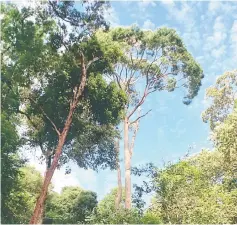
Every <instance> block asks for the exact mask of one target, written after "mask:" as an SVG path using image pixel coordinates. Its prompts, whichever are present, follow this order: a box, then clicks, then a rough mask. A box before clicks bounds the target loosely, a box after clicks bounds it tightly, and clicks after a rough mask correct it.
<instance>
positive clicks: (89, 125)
mask: <svg viewBox="0 0 237 225" xmlns="http://www.w3.org/2000/svg"><path fill="white" fill-rule="evenodd" d="M80 9H81V11H78V10H76V8H75V7H74V5H73V3H72V2H62V3H60V4H57V3H56V2H51V1H49V4H43V5H40V6H39V7H38V8H37V10H36V11H33V10H32V9H30V8H23V9H22V10H21V11H19V10H18V9H17V8H16V7H14V6H10V5H6V6H5V11H4V18H3V23H2V25H3V36H2V37H3V43H4V45H3V47H4V60H3V62H4V63H5V65H6V67H7V70H6V74H7V75H10V76H11V77H13V78H14V79H15V78H16V79H18V80H19V86H20V94H21V104H22V107H21V110H19V112H20V113H21V114H23V115H24V116H26V118H27V120H28V125H30V126H28V128H29V129H28V131H30V132H31V136H30V137H31V140H32V138H33V137H34V138H35V139H33V142H35V143H36V145H39V146H40V147H41V149H42V152H43V153H44V155H45V156H46V160H48V161H47V166H48V167H47V171H46V174H45V179H44V183H43V187H42V191H41V194H40V197H39V198H38V200H37V204H36V207H35V211H34V214H33V216H32V218H31V221H30V222H31V223H37V222H38V221H39V219H40V216H41V214H42V210H43V205H44V201H45V198H46V194H47V190H48V186H49V183H50V181H51V179H52V176H53V174H54V171H55V169H56V168H57V167H58V166H60V164H59V163H60V160H62V161H64V157H62V153H63V152H65V153H67V154H66V157H68V158H70V157H73V159H75V160H76V161H77V162H78V164H81V165H83V166H84V167H88V166H93V162H92V161H90V159H93V160H94V161H95V168H96V167H97V166H98V165H102V166H105V165H106V163H108V162H110V164H111V161H112V162H113V161H115V160H111V153H112V157H113V156H114V155H115V154H114V152H115V151H114V149H113V142H112V140H111V136H112V134H114V132H113V129H111V128H110V127H111V125H110V124H116V123H118V121H119V117H120V116H121V110H122V109H123V105H124V102H125V100H126V98H125V95H124V94H123V93H122V92H121V91H120V90H119V89H117V87H116V85H115V84H114V83H110V84H107V83H106V82H105V81H104V80H103V78H102V75H101V74H102V73H104V72H107V71H109V70H110V71H111V69H112V67H111V63H113V62H114V61H116V60H117V58H118V57H120V54H121V53H120V50H119V48H118V47H117V46H109V45H105V44H104V45H103V44H102V45H101V44H100V43H99V42H98V40H97V38H96V37H95V36H94V32H95V31H96V29H98V28H99V27H102V28H105V29H106V28H107V25H106V23H105V21H104V18H103V13H102V11H103V9H104V2H99V1H98V2H97V1H94V2H92V3H91V2H86V1H83V2H81V7H80ZM34 17H35V18H34ZM32 18H33V19H32ZM98 108H100V111H99V110H98ZM73 117H74V120H73ZM112 127H113V126H112ZM109 130H110V131H112V132H110V135H108V134H109ZM79 134H80V135H79ZM106 136H107V137H106ZM104 137H105V138H104ZM31 140H30V141H31ZM85 141H86V142H85ZM111 142H112V144H111ZM78 147H86V150H88V151H85V152H84V151H81V150H78ZM63 148H64V151H63ZM105 149H108V151H104V150H105ZM69 150H75V151H69ZM100 153H101V154H100ZM80 156H84V157H86V156H89V157H87V158H88V159H89V160H88V161H86V162H84V161H83V160H82V158H81V157H80ZM114 158H115V157H114ZM50 159H51V161H52V162H51V163H50Z"/></svg>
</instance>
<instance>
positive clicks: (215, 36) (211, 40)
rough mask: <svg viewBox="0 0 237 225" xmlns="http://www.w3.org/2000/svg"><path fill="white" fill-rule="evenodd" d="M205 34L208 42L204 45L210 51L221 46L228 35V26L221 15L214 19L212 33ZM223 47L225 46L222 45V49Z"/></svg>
mask: <svg viewBox="0 0 237 225" xmlns="http://www.w3.org/2000/svg"><path fill="white" fill-rule="evenodd" d="M205 36H206V35H204V39H206V44H205V46H204V49H205V50H206V51H208V52H210V51H212V50H213V49H214V48H219V46H220V44H221V43H223V42H224V41H225V39H226V37H227V34H226V26H225V24H224V22H223V18H222V17H221V16H218V17H216V19H215V21H214V24H213V33H212V35H209V36H206V37H205ZM223 49H224V48H223V47H222V50H223ZM214 52H216V51H214Z"/></svg>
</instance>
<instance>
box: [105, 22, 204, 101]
mask: <svg viewBox="0 0 237 225" xmlns="http://www.w3.org/2000/svg"><path fill="white" fill-rule="evenodd" d="M109 34H110V36H111V37H112V40H113V42H114V43H115V44H114V45H118V44H119V45H120V48H121V49H122V50H123V52H124V55H123V57H120V60H119V62H118V63H116V64H115V67H114V68H115V72H114V73H115V74H116V77H117V81H118V82H119V83H120V84H121V86H122V85H123V82H124V81H125V82H127V84H126V85H127V86H126V87H121V88H122V89H123V90H125V91H126V93H127V91H128V90H133V89H134V87H135V86H134V85H135V83H134V80H136V79H138V77H143V78H144V83H145V84H146V88H147V89H148V90H147V92H150V93H151V92H153V91H155V90H159V91H161V90H167V91H173V90H174V89H175V88H177V87H184V88H186V90H187V94H186V95H185V98H184V103H185V104H189V103H190V102H191V99H192V98H194V97H195V96H196V95H197V93H198V90H199V88H200V86H201V79H202V78H203V71H202V69H201V68H200V66H199V64H198V63H197V62H196V61H195V60H194V58H193V57H192V56H191V54H190V53H189V52H188V51H187V49H186V47H185V45H184V44H183V42H182V40H181V38H180V37H179V36H178V34H177V33H176V32H175V30H173V29H169V28H160V29H157V30H156V31H143V30H140V29H139V28H138V27H136V26H132V27H129V28H121V27H119V28H114V29H112V30H111V31H110V33H109ZM100 35H101V34H100ZM102 35H103V34H102ZM105 37H107V39H109V40H110V39H111V37H108V34H105ZM121 68H122V69H121ZM125 71H126V72H125ZM121 74H123V75H122V76H121ZM124 74H125V75H124ZM128 74H129V76H130V77H129V79H130V78H131V79H130V80H129V79H128V80H126V78H125V77H127V76H128ZM130 95H132V94H131V93H130ZM134 97H135V96H134ZM136 99H137V98H136V97H135V99H133V100H132V101H134V100H135V102H133V103H135V104H136V103H137V100H136Z"/></svg>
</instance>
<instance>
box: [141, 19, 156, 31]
mask: <svg viewBox="0 0 237 225" xmlns="http://www.w3.org/2000/svg"><path fill="white" fill-rule="evenodd" d="M155 27H156V26H155V24H154V23H152V22H151V21H150V20H149V19H147V20H146V21H145V22H144V23H143V26H142V28H144V29H146V30H154V29H155Z"/></svg>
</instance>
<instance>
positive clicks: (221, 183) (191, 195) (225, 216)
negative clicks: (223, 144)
mask: <svg viewBox="0 0 237 225" xmlns="http://www.w3.org/2000/svg"><path fill="white" fill-rule="evenodd" d="M228 181H229V175H228V173H227V172H226V171H225V170H224V167H223V156H222V154H220V153H219V152H218V151H214V152H209V151H203V152H202V153H200V154H199V155H197V156H194V157H190V158H188V159H186V160H182V161H180V162H178V163H177V164H173V165H170V166H168V167H167V168H165V169H164V170H162V171H160V173H159V175H158V176H157V178H156V179H155V183H156V185H157V197H156V199H157V203H156V205H157V206H156V207H158V208H159V211H160V212H161V218H162V220H163V222H165V223H233V222H234V221H235V218H236V215H237V214H236V213H237V211H236V208H237V205H236V197H237V195H236V194H237V189H236V188H234V189H232V190H231V191H230V190H229V189H228V188H227V186H226V183H228Z"/></svg>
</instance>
